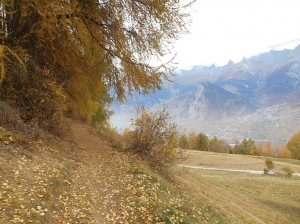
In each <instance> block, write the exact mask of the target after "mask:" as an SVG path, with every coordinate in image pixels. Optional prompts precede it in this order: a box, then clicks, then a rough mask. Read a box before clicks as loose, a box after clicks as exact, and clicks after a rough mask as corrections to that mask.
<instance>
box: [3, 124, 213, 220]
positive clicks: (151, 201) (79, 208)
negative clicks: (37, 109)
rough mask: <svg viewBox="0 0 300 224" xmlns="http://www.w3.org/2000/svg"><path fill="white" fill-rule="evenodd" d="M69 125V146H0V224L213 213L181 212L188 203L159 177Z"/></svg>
mask: <svg viewBox="0 0 300 224" xmlns="http://www.w3.org/2000/svg"><path fill="white" fill-rule="evenodd" d="M68 122H69V125H70V128H71V132H72V136H73V137H72V139H71V140H70V141H68V142H67V141H64V142H58V141H57V140H55V139H50V140H49V137H47V138H45V139H38V140H36V141H33V140H31V141H30V142H27V144H21V143H18V141H14V142H9V143H7V138H5V142H2V143H1V142H0V181H1V182H0V205H1V207H0V208H1V209H0V219H1V220H2V221H1V223H2V222H3V223H6V222H7V223H65V224H67V223H70V224H71V223H103V224H105V223H206V222H207V220H208V219H209V217H210V215H208V214H204V213H203V212H202V210H201V208H198V209H196V210H195V208H193V209H191V208H185V207H186V204H187V203H188V202H187V199H186V198H184V197H183V196H182V195H181V193H180V192H179V191H176V190H174V189H169V188H168V187H167V186H168V185H166V184H165V183H164V182H165V180H164V179H163V178H161V177H160V176H159V175H158V174H157V173H155V172H152V171H149V170H147V169H143V168H141V167H140V166H139V165H137V164H136V163H135V162H134V158H132V156H130V155H128V154H126V153H123V152H119V151H117V150H114V149H112V148H111V147H110V146H109V145H108V144H107V143H106V142H105V141H104V140H102V139H101V136H98V135H95V134H93V133H92V132H90V131H89V129H88V128H87V127H85V126H84V125H82V124H78V123H74V122H71V121H68ZM9 136H11V139H18V138H19V137H18V136H16V137H14V135H13V134H11V135H9Z"/></svg>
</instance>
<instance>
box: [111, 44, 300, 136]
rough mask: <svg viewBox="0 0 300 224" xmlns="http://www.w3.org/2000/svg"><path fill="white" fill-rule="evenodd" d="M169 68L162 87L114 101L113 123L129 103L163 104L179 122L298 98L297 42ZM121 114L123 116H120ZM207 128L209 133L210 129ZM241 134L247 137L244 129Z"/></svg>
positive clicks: (299, 64) (234, 113)
mask: <svg viewBox="0 0 300 224" xmlns="http://www.w3.org/2000/svg"><path fill="white" fill-rule="evenodd" d="M174 73H175V74H177V75H175V76H170V77H169V78H170V79H171V80H172V81H173V82H171V83H170V82H166V81H165V82H163V84H162V90H161V91H157V92H156V93H155V94H151V95H147V96H141V95H135V96H134V97H135V98H130V97H129V98H128V101H127V103H126V106H124V105H121V106H120V105H117V104H114V105H113V106H112V109H113V110H115V111H116V114H115V115H114V116H113V117H112V121H113V122H112V123H113V124H114V125H116V126H117V127H118V126H119V127H124V124H120V122H118V121H117V122H114V121H116V120H115V119H116V118H118V116H122V117H123V118H122V119H124V118H125V117H128V116H130V114H131V113H132V112H133V111H132V109H131V110H128V106H129V105H133V104H134V102H135V103H137V102H138V103H139V104H140V105H144V106H145V107H146V108H147V109H148V110H150V111H151V110H157V109H159V108H162V106H163V104H166V105H167V107H169V110H170V112H171V115H172V116H174V117H175V120H176V119H177V121H179V123H183V124H184V123H185V122H187V123H189V122H188V121H196V123H199V122H201V121H202V122H203V121H213V122H216V121H222V120H224V119H229V118H234V117H242V116H248V115H250V114H253V113H255V111H257V110H259V109H265V108H268V107H272V106H274V105H285V104H288V105H294V108H296V109H297V110H298V108H299V107H298V106H296V105H298V104H299V100H300V97H299V95H300V45H299V46H297V47H296V48H295V49H294V50H287V49H285V50H282V51H274V50H272V51H270V52H267V53H262V54H259V55H257V56H252V57H250V58H243V59H242V60H241V61H240V62H238V63H234V62H232V61H229V62H228V63H227V64H226V65H224V66H216V65H214V64H213V65H210V66H202V65H198V66H194V67H193V68H191V69H190V70H176V71H175V72H174ZM129 107H131V106H129ZM129 111H131V112H129ZM299 111H300V110H299ZM124 113H125V114H126V113H127V115H126V116H123V115H124ZM122 114H123V115H122ZM297 119H298V117H297ZM297 119H296V120H297ZM299 119H300V117H299ZM283 123H285V122H283ZM297 124H298V123H297ZM128 125H129V124H128V123H127V126H128ZM193 126H194V125H193ZM198 126H199V127H200V126H201V124H200V123H199V125H198ZM187 129H188V131H189V132H191V131H199V130H201V131H202V129H199V128H189V127H188V128H187ZM203 131H207V129H205V130H204V129H203ZM295 131H296V129H295ZM208 132H210V133H211V130H209V131H208ZM238 135H240V134H238ZM241 136H242V137H247V135H246V134H241ZM274 140H278V139H274ZM280 141H286V139H284V140H283V139H281V140H280Z"/></svg>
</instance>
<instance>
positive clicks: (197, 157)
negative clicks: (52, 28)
mask: <svg viewBox="0 0 300 224" xmlns="http://www.w3.org/2000/svg"><path fill="white" fill-rule="evenodd" d="M189 154H190V156H189V157H188V159H187V160H186V161H185V162H184V164H189V165H194V166H204V167H216V168H227V169H229V168H230V169H250V170H263V168H264V167H265V163H264V161H265V158H264V157H257V156H243V155H230V154H215V153H209V152H195V151H192V152H189ZM273 163H274V164H275V170H277V171H281V168H282V167H285V166H290V167H294V168H295V170H296V171H297V172H299V170H300V161H297V160H287V159H275V158H274V159H273ZM180 169H182V170H184V175H182V176H181V179H182V180H185V181H187V182H189V183H190V184H194V185H195V187H194V190H195V191H198V192H199V195H205V197H208V198H210V200H211V201H212V203H214V204H218V205H222V210H223V211H224V212H226V213H227V214H231V215H232V216H236V217H237V218H238V219H240V220H241V221H242V222H243V223H261V222H260V221H262V222H264V223H299V222H300V188H299V186H300V178H299V177H293V178H289V179H288V178H284V177H283V176H281V175H278V176H268V175H257V174H248V173H240V172H226V171H212V170H195V169H186V168H180ZM205 197H204V198H205ZM238 206H239V207H240V208H239V207H238ZM241 208H242V209H243V210H244V211H243V210H242V209H241ZM247 213H249V214H247ZM256 218H257V219H256ZM259 220H260V221H259Z"/></svg>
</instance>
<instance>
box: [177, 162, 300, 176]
mask: <svg viewBox="0 0 300 224" xmlns="http://www.w3.org/2000/svg"><path fill="white" fill-rule="evenodd" d="M177 166H181V167H186V168H191V169H202V170H220V171H230V172H245V173H253V174H263V173H264V171H260V170H235V169H221V168H213V167H203V166H190V165H184V164H178V165H177ZM293 174H294V176H298V177H300V173H293Z"/></svg>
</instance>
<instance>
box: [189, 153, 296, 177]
mask: <svg viewBox="0 0 300 224" xmlns="http://www.w3.org/2000/svg"><path fill="white" fill-rule="evenodd" d="M266 158H269V157H264V156H249V155H237V154H225V153H213V152H203V151H193V150H188V151H187V159H186V160H185V161H184V162H183V164H188V165H192V166H204V167H215V168H222V169H237V170H260V171H262V170H263V169H264V168H265V166H266V165H265V159H266ZM271 159H272V160H273V163H274V165H275V169H274V170H275V171H281V169H282V168H283V167H285V166H291V167H294V168H295V170H296V172H300V160H292V159H281V158H271Z"/></svg>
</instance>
